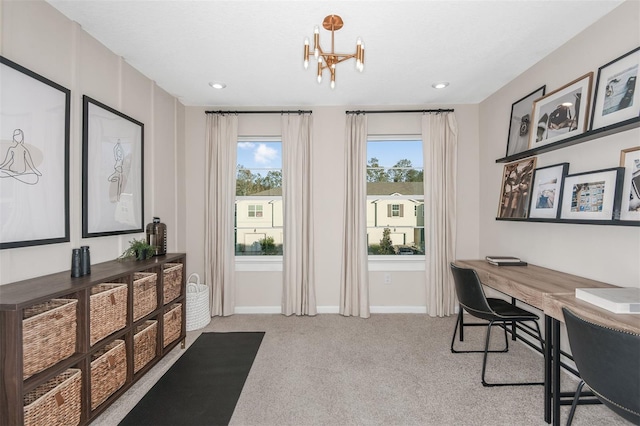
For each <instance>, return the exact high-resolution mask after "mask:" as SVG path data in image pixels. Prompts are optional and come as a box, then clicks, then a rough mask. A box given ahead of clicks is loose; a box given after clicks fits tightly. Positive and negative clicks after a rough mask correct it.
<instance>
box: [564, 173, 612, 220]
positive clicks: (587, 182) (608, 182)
mask: <svg viewBox="0 0 640 426" xmlns="http://www.w3.org/2000/svg"><path fill="white" fill-rule="evenodd" d="M623 172H624V169H623V168H622V167H614V168H611V169H603V170H596V171H592V172H585V173H578V174H574V175H568V176H566V177H565V178H564V193H563V196H562V205H561V207H560V210H561V213H560V218H561V219H574V220H575V219H577V220H612V219H618V216H619V213H620V196H619V195H620V191H621V189H622V176H623Z"/></svg>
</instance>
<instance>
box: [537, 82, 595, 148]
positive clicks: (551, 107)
mask: <svg viewBox="0 0 640 426" xmlns="http://www.w3.org/2000/svg"><path fill="white" fill-rule="evenodd" d="M592 80H593V73H592V72H589V73H587V74H585V75H583V76H582V77H579V78H577V79H575V80H573V81H572V82H570V83H568V84H566V85H564V86H562V87H560V88H559V89H556V90H554V91H553V92H551V93H548V94H546V95H545V96H543V97H542V98H539V99H536V100H535V101H534V102H533V111H532V113H531V117H532V119H531V120H532V121H531V127H532V129H535V130H532V131H531V132H529V149H534V148H537V147H540V146H544V145H548V144H551V143H554V142H559V141H561V140H564V139H567V138H570V137H573V136H577V135H579V134H582V133H584V132H585V131H586V130H587V120H588V117H587V115H588V113H589V102H590V100H591V81H592Z"/></svg>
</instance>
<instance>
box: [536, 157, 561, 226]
mask: <svg viewBox="0 0 640 426" xmlns="http://www.w3.org/2000/svg"><path fill="white" fill-rule="evenodd" d="M568 172H569V163H560V164H554V165H552V166H546V167H541V168H539V169H535V170H534V172H533V184H532V185H531V202H530V206H529V218H541V219H558V218H559V217H560V208H559V207H560V203H561V201H562V189H563V188H564V187H563V183H564V177H565V176H566V175H567V174H568Z"/></svg>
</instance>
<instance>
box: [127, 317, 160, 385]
mask: <svg viewBox="0 0 640 426" xmlns="http://www.w3.org/2000/svg"><path fill="white" fill-rule="evenodd" d="M157 336H158V321H153V320H149V321H145V322H144V324H141V325H139V326H138V327H136V332H135V334H134V336H133V372H134V373H137V372H138V371H140V369H141V368H142V367H144V366H145V365H147V364H148V363H149V361H151V360H152V359H153V358H155V356H156V342H157V339H156V337H157Z"/></svg>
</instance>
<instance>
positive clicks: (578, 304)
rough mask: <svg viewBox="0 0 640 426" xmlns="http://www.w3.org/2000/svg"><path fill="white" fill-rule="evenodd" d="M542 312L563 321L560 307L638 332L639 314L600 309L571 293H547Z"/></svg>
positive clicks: (590, 319)
mask: <svg viewBox="0 0 640 426" xmlns="http://www.w3.org/2000/svg"><path fill="white" fill-rule="evenodd" d="M543 305H544V313H545V315H548V316H550V317H552V318H554V319H556V320H558V321H561V322H563V323H564V317H563V315H562V308H563V307H565V308H568V309H569V310H570V311H572V312H573V313H575V314H576V315H578V316H579V317H582V318H584V319H586V320H589V321H593V322H595V323H598V324H601V325H604V326H606V327H611V328H615V329H618V330H624V331H628V332H630V333H635V334H640V315H638V314H616V313H613V312H611V311H607V310H606V309H602V308H599V307H597V306H596V305H593V304H591V303H589V302H585V301H584V300H580V299H578V298H576V297H575V296H574V295H572V294H562V295H556V294H554V295H547V296H545V298H544V301H543Z"/></svg>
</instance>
